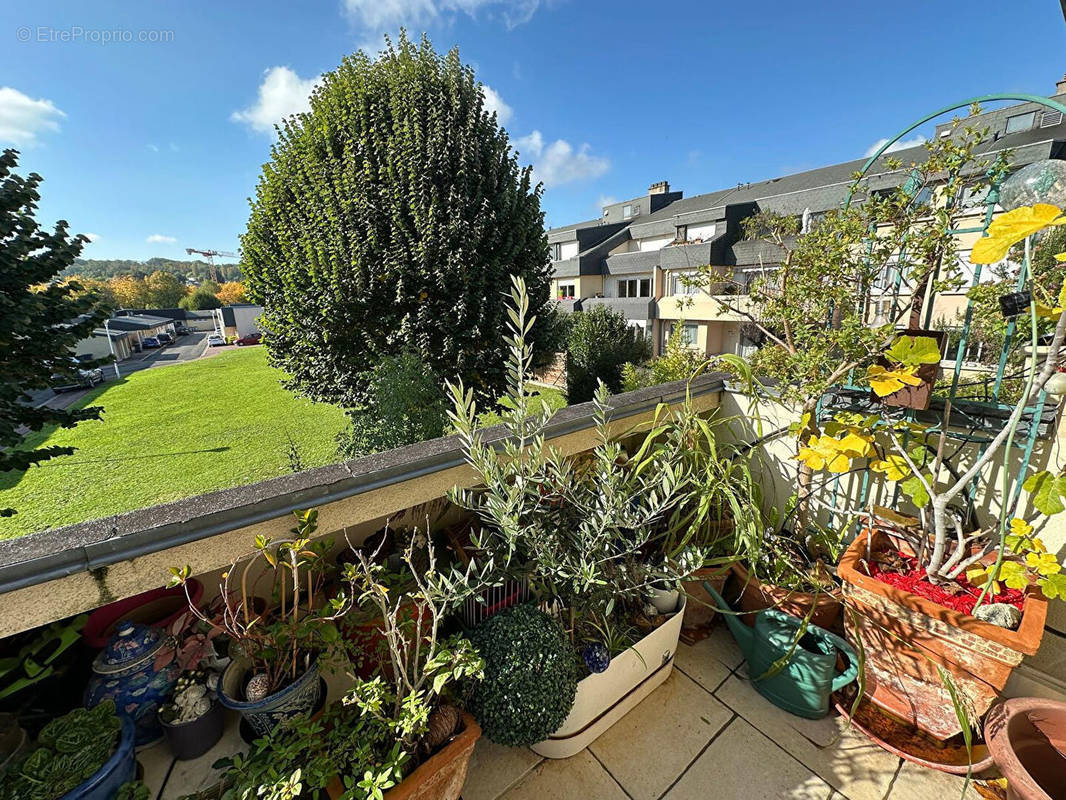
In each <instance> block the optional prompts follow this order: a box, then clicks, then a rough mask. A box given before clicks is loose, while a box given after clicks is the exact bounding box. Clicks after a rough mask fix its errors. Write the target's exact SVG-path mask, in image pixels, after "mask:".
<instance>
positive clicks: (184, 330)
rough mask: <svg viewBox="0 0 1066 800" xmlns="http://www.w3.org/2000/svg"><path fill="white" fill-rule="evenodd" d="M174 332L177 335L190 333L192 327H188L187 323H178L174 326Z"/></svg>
mask: <svg viewBox="0 0 1066 800" xmlns="http://www.w3.org/2000/svg"><path fill="white" fill-rule="evenodd" d="M174 332H175V333H176V334H177V335H178V336H188V335H189V334H190V333H192V328H190V327H189V326H188V325H178V326H177V327H175V328H174Z"/></svg>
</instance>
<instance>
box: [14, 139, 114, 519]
mask: <svg viewBox="0 0 1066 800" xmlns="http://www.w3.org/2000/svg"><path fill="white" fill-rule="evenodd" d="M17 164H18V153H17V152H16V151H15V150H5V151H4V152H3V153H2V154H0V473H4V472H9V471H11V470H25V469H27V468H28V467H30V466H31V465H33V464H39V463H41V462H42V461H47V460H48V459H50V458H55V457H56V456H61V455H67V454H69V453H72V452H73V448H70V447H55V446H53V447H39V448H35V449H20V448H19V445H20V444H21V443H22V440H23V439H24V438H25V436H26V434H27V433H29V432H31V431H37V430H40V429H41V428H43V427H45V426H46V425H60V426H62V427H66V428H69V427H73V426H74V425H76V424H77V423H79V422H81V421H83V420H87V419H98V418H99V416H100V409H99V408H84V409H79V410H61V409H56V408H48V407H47V406H41V407H40V408H34V407H33V406H32V404H31V403H30V394H29V393H30V392H32V391H33V390H35V389H45V388H47V387H48V386H49V385H50V383H51V379H52V375H53V374H57V373H58V374H62V375H72V374H73V373H75V372H76V371H77V366H76V365H75V364H73V363H72V361H71V360H70V359H71V356H72V355H73V353H74V347H75V345H76V344H77V343H78V342H80V341H81V340H82V339H84V338H85V337H87V336H89V335H90V334H91V333H92V331H93V329H94V328H96V327H97V326H98V325H100V324H101V322H102V320H103V317H104V315H105V312H104V310H103V308H102V307H101V306H100V304H99V302H98V299H97V297H96V296H94V294H93V293H92V292H86V291H85V290H84V289H83V287H82V286H81V285H80V284H79V283H78V282H77V281H75V280H70V281H63V280H56V278H57V276H58V275H59V274H60V272H62V271H63V270H64V269H65V268H67V267H69V266H70V265H71V264H73V263H74V259H75V258H77V257H78V254H79V253H81V249H82V246H83V245H84V244H85V243H86V242H87V241H89V240H88V239H87V238H86V237H84V236H74V237H71V236H69V235H68V234H67V223H66V222H64V221H62V220H61V221H59V222H57V223H56V225H55V229H54V230H53V231H52V232H51V233H49V232H47V231H45V230H43V229H42V228H41V227H40V226H39V225H38V224H37V221H36V220H35V219H34V215H35V213H36V211H37V202H38V201H39V200H40V194H39V193H38V191H37V187H38V185H39V184H40V183H41V176H40V175H37V174H36V173H30V175H29V176H28V177H26V178H23V177H21V176H19V175H16V174H15V173H14V171H13V170H14V169H15V167H16V166H17ZM12 513H14V511H13V510H12V509H4V508H0V516H10V515H11V514H12Z"/></svg>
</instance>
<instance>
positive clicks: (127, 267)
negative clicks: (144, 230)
mask: <svg viewBox="0 0 1066 800" xmlns="http://www.w3.org/2000/svg"><path fill="white" fill-rule="evenodd" d="M160 270H162V271H163V272H172V273H174V274H175V275H177V276H178V277H179V278H192V279H193V280H196V281H206V280H214V281H220V282H225V281H240V280H243V279H244V274H243V273H242V272H241V267H240V264H208V263H207V262H206V261H200V260H188V261H180V260H177V259H173V258H149V259H148V260H147V261H134V260H132V259H127V258H108V259H103V258H76V259H74V262H73V263H72V264H71V265H70V266H69V267H67V268H66V269H64V270H63V272H62V273H60V274H61V276H62V277H64V278H70V277H73V276H74V275H80V276H82V277H84V278H95V279H96V280H100V281H106V280H107V279H108V278H117V277H119V276H120V275H134V276H136V277H138V278H145V277H147V276H149V275H151V274H152V273H153V272H159V271H160Z"/></svg>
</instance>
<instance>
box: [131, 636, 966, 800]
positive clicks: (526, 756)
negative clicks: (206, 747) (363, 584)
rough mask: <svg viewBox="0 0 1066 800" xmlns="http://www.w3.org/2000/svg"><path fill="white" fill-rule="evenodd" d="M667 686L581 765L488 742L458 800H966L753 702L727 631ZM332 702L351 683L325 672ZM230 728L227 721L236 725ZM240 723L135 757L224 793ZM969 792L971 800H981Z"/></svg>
mask: <svg viewBox="0 0 1066 800" xmlns="http://www.w3.org/2000/svg"><path fill="white" fill-rule="evenodd" d="M675 664H676V667H675V669H674V671H673V673H672V674H671V675H670V677H669V678H668V679H667V680H666V682H665V683H664V684H663V685H662V686H660V687H659V688H658V689H656V690H655V691H654V692H653V693H652V694H651V695H650V696H649V697H648V698H646V699H645V700H644V701H643V702H642V703H641V704H640V705H638V706H637V707H636V708H634V709H633V710H632V711H631V712H630V713H629V714H627V715H626V716H625V717H623V718H622V719H621V720H619V721H618V722H617V723H616V724H615V725H614V726H613V727H612V728H610V730H608V731H607V732H606V733H604V734H603V735H602V736H601V737H600V738H599V739H597V740H596V741H595V742H593V743H592V745H590V746H589V747H588V748H587V749H585V750H583V751H582V752H580V753H578V754H577V755H576V756H574V757H572V758H568V759H564V760H551V759H542V758H541V757H540V756H538V755H536V754H535V753H533V752H532V751H530V750H527V749H524V748H510V747H502V746H500V745H496V744H493V743H492V742H490V741H488V740H487V739H484V738H482V739H481V740H480V741H479V742H478V745H477V748H476V749H475V751H474V757H473V759H472V761H471V763H470V770H469V774H468V776H467V781H466V787H465V788H464V790H463V800H660V798H662V800H778V799H779V798H796V800H941V799H942V798H943V799H944V800H964V799H963V794H962V790H963V781H962V780H961V779H959V778H955V777H952V776H949V775H944V774H942V773H939V772H934V771H931V770H927V769H922V768H920V767H916V766H914V765H912V764H909V763H906V762H904V761H902V760H901V759H899V758H897V757H896V756H893V755H891V754H890V753H887V752H885V751H884V750H882V749H881V748H880V747H878V746H877V745H875V744H872V743H871V742H870V741H869V740H868V739H867V738H866V737H865V736H863V735H862V734H861V733H859V732H858V731H854V730H849V729H847V727H846V725H845V724H844V722H843V721H842V720H841V719H840V718H839V717H836V716H830V717H827V718H825V719H821V720H806V719H801V718H799V717H794V716H792V715H790V714H787V713H786V712H784V711H781V710H780V709H778V708H777V707H775V706H773V705H771V704H770V703H769V702H767V701H766V700H764V699H763V698H762V697H761V696H760V695H759V694H757V693H756V692H755V691H754V690H753V689H752V688H751V684H750V683H749V681H748V679H747V674H746V671H745V665H744V663H743V657H742V656H741V653H740V651H739V649H738V648H737V646H736V643H735V642H734V641H733V638H732V636H731V635H730V634H729V632H728V630H727V629H726V628H724V627H723V626H720V625H719V626H716V627H715V628H714V630H713V632H712V633H711V636H710V637H709V638H707V639H704V640H703V641H701V642H699V643H698V644H696V645H695V646H692V647H690V646H688V645H685V644H681V645H679V648H678V651H677V656H676V661H675ZM325 677H326V680H327V683H328V684H329V698H330V700H335V699H337V698H339V697H340V696H341V695H342V694H343V693H344V690H345V689H346V684H347V680H346V678H345V677H344V675H342V674H340V673H326V675H325ZM233 722H235V719H234V720H231V723H233ZM236 728H237V726H236V724H230V725H228V726H227V731H226V735H225V736H224V737H223V739H222V741H220V742H219V743H218V745H216V746H215V747H214V748H213V749H212V750H211V751H210V752H209V753H207V754H205V755H203V756H201V757H200V758H199V759H196V760H194V761H174V759H173V758H171V757H170V756H169V752H168V751H167V748H166V747H164V746H157V747H152V748H149V749H147V750H144V751H142V752H141V753H138V760H139V761H140V762H141V766H142V768H143V772H144V779H145V782H146V783H147V784H148V785H149V787H150V788H151V796H152V797H153V798H155V800H177V798H180V797H182V796H184V795H187V794H190V793H192V792H196V791H198V790H201V789H207V788H209V787H211V786H213V785H214V784H215V783H216V782H217V776H218V774H217V772H216V771H215V770H213V769H212V767H211V765H212V763H213V762H214V761H215V760H216V759H218V758H220V757H222V756H225V755H230V754H232V753H234V752H237V751H239V750H243V749H245V747H246V745H245V744H244V743H243V742H242V741H241V740H240V738H239V736H238V735H237V730H236ZM978 797H979V795H978V794H977V792H976V791H975V790H973V789H972V788H970V789H968V790H967V794H966V798H965V800H970V799H971V798H978Z"/></svg>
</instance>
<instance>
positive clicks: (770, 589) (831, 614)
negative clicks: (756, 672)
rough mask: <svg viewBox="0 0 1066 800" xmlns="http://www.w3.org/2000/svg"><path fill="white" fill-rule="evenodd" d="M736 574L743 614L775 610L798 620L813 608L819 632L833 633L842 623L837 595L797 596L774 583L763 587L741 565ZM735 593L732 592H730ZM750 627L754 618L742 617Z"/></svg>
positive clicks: (751, 616)
mask: <svg viewBox="0 0 1066 800" xmlns="http://www.w3.org/2000/svg"><path fill="white" fill-rule="evenodd" d="M732 570H733V574H734V575H736V577H737V581H738V584H739V586H740V601H739V604H740V608H741V609H742V610H744V611H762V610H763V609H767V608H776V609H779V610H781V611H784V612H785V613H786V614H792V615H793V616H796V617H806V616H807V614H808V613H810V610H811V607H812V606H814V607H815V611H814V614H813V615H812V616H811V619H810V621H811V622H813V623H814V624H815V625H817V626H818V627H820V628H825V629H826V630H833V627H834V626H835V625H836V622H837V620H838V619H840V610H841V607H842V606H841V602H840V598H839V597H837V595H836V594H830V593H829V592H819V593H818V594H817V595H815V594H814V593H812V592H794V591H791V590H790V589H785V588H783V587H781V586H774V585H773V584H771V583H763V582H762V581H760V580H759V579H758V578H756V577H755V576H754V575H752V574H751V573H749V572H748V570H747V569H746V568H745V567H744V566H743V565H742V564H734V565H733V566H732ZM730 591H731V592H732V590H730ZM740 618H741V619H742V620H744V622H745V623H747V624H748V625H754V624H755V615H754V614H743V615H741V617H740Z"/></svg>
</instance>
